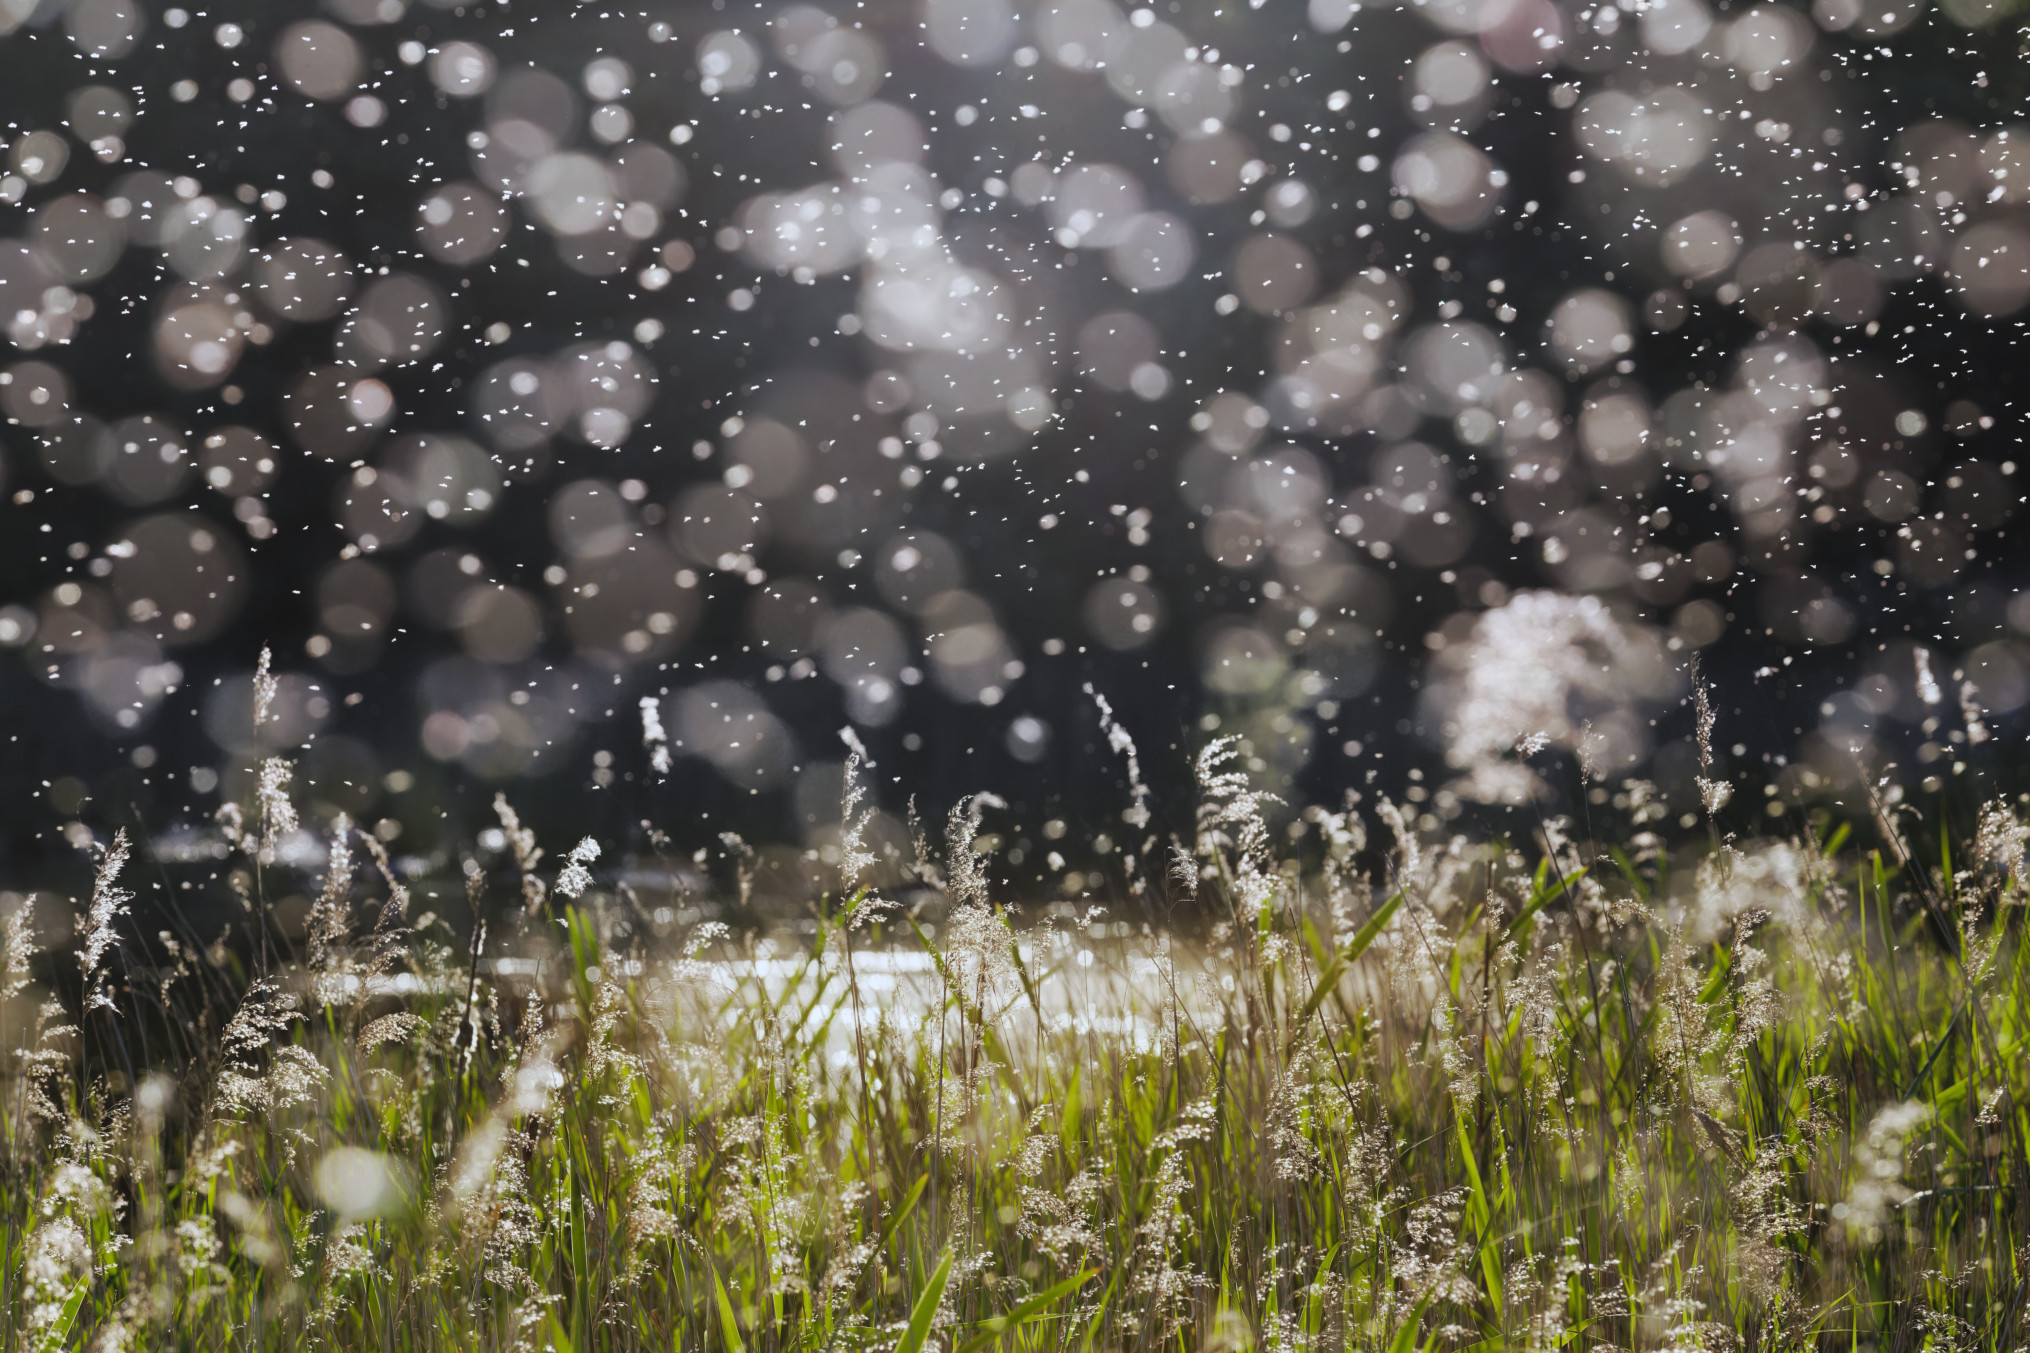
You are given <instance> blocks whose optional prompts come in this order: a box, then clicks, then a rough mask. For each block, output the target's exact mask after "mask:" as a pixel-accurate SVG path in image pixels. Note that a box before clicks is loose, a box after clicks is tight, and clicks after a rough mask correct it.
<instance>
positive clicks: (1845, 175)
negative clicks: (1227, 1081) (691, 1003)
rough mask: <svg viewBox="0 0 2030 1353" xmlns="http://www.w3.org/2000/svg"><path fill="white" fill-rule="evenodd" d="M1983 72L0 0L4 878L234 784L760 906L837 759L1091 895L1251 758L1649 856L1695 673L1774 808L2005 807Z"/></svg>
mask: <svg viewBox="0 0 2030 1353" xmlns="http://www.w3.org/2000/svg"><path fill="white" fill-rule="evenodd" d="M2018 33H2019V18H2018V15H2017V6H2015V5H2013V4H2011V3H2004V2H1994V0H1944V3H1940V4H1926V3H1923V0H1894V3H1892V0H1879V3H1878V2H1877V0H1870V4H1868V5H1864V4H1862V3H1861V0H1817V2H1816V3H1815V4H1813V5H1811V6H1810V7H1809V8H1807V7H1802V6H1796V5H1790V4H1783V3H1764V4H1747V3H1739V2H1738V0H1737V2H1736V3H1732V4H1727V3H1709V0H1650V2H1649V3H1647V4H1643V3H1628V4H1626V5H1623V6H1617V5H1615V4H1601V3H1593V0H1565V2H1564V3H1553V0H1431V3H1425V4H1414V5H1395V4H1387V3H1384V4H1362V3H1355V2H1354V0H1310V2H1309V3H1308V4H1307V3H1304V0H1254V3H1249V2H1248V0H1169V2H1168V3H1158V4H1155V5H1152V6H1144V7H1138V8H1137V7H1129V6H1125V5H1119V4H1115V3H1111V0H866V2H865V3H847V2H846V0H829V2H828V3H821V4H781V3H765V4H751V3H742V2H738V0H709V3H707V2H706V0H684V2H683V3H673V2H671V0H658V2H657V3H647V4H633V5H628V4H611V5H609V4H599V3H592V4H578V5H573V4H568V3H564V2H563V0H551V2H548V3H540V4H539V3H531V0H514V2H513V3H506V2H501V3H483V4H472V5H465V6H457V7H452V6H448V5H446V4H443V3H441V0H430V2H429V3H407V0H328V2H327V3H324V4H321V5H319V4H310V3H275V2H273V0H270V2H269V3H262V4H258V5H256V4H250V3H219V4H211V5H203V6H200V5H193V6H188V7H162V6H159V5H154V4H148V5H144V4H142V3H140V0H68V2H67V3H66V0H0V124H4V129H0V139H4V143H5V144H4V148H0V324H4V327H5V349H4V356H0V412H4V417H5V423H4V427H0V738H4V742H0V757H4V761H0V765H4V769H0V882H12V883H15V884H17V885H22V886H35V885H36V883H37V881H38V880H40V879H46V878H54V877H65V878H68V877H69V876H70V875H71V874H73V873H75V872H76V868H77V864H76V856H75V852H74V850H73V848H72V847H73V845H74V844H75V843H76V841H78V840H80V839H83V838H85V837H87V836H89V835H91V834H94V833H96V834H98V835H100V836H101V837H102V836H103V834H104V832H105V831H106V830H107V829H109V828H110V827H111V826H113V825H116V824H121V823H131V824H136V825H137V827H138V826H140V825H143V824H145V826H146V828H147V832H148V838H149V841H150V843H151V847H152V849H154V850H155V852H156V854H157V856H158V858H164V859H171V858H177V857H178V852H182V853H183V855H187V856H190V857H192V858H199V859H201V858H205V857H206V856H207V854H208V852H210V851H212V850H213V848H214V843H212V842H211V839H210V837H209V836H208V835H207V832H208V831H209V826H208V824H209V823H210V822H211V820H212V816H213V814H214V813H215V812H216V810H217V808H218V806H219V805H220V803H221V802H222V801H225V800H227V799H235V798H237V799H245V798H247V797H248V795H249V793H250V786H251V777H252V776H253V775H254V774H255V768H256V767H257V766H258V765H259V763H260V762H261V760H262V759H263V758H266V757H269V756H274V755H281V756H286V757H288V758H290V759H292V760H293V761H294V762H295V780H294V784H295V787H296V789H297V790H298V792H299V797H300V799H301V801H302V804H303V807H304V808H305V810H306V813H307V816H308V821H307V824H306V826H307V827H309V826H314V825H316V821H317V819H318V818H319V817H328V816H329V815H331V814H334V813H336V812H338V811H344V812H346V813H348V814H350V815H351V816H352V817H353V818H354V819H355V820H356V821H359V822H361V823H364V824H371V825H372V826H373V829H374V830H375V831H376V832H377V834H379V835H380V836H381V838H382V839H383V840H385V841H387V842H388V843H389V846H390V849H391V850H392V851H394V852H395V853H396V855H397V856H398V857H404V858H409V859H411V860H413V861H415V862H417V867H418V868H429V867H436V866H443V865H445V864H446V863H447V862H449V861H452V860H455V859H456V857H457V855H458V854H459V852H461V851H465V850H470V849H496V850H497V849H499V848H500V845H501V843H500V841H499V840H495V839H492V838H493V837H498V835H499V833H498V832H497V831H496V832H493V833H492V836H491V837H489V835H488V829H489V828H490V826H491V824H492V823H493V810H492V808H491V803H492V800H493V796H494V794H495V793H496V792H497V791H505V792H506V793H507V794H508V796H509V798H510V799H511V800H512V801H513V802H514V803H515V804H516V805H518V806H519V807H520V809H521V811H522V812H523V814H524V816H525V817H526V818H527V819H528V820H530V821H532V822H534V823H536V824H537V825H538V826H539V828H540V829H541V830H542V833H543V835H544V836H545V838H546V839H549V838H552V837H554V838H557V839H558V841H559V843H560V844H561V843H562V841H563V840H564V839H566V838H568V839H576V837H577V836H578V835H580V834H583V833H591V834H594V835H596V836H598V837H600V838H601V839H602V840H605V841H607V842H609V843H613V844H615V845H618V846H621V847H629V846H636V847H638V846H641V845H642V844H643V843H644V842H647V841H648V840H649V839H650V838H649V835H648V830H647V829H648V828H649V827H653V828H655V829H658V830H660V831H661V832H664V833H667V835H668V840H669V848H670V849H672V850H676V851H679V852H680V853H684V854H688V852H689V851H691V850H692V849H694V848H696V847H698V846H700V845H704V844H710V843H713V842H714V841H716V839H717V838H718V836H719V834H720V833H721V832H724V831H729V830H737V831H739V832H741V833H743V834H744V835H745V836H746V837H747V838H748V840H749V841H750V842H752V843H754V844H755V846H756V847H757V848H758V849H759V850H760V855H759V857H758V861H759V862H758V865H757V867H758V868H759V869H760V870H761V871H762V873H761V877H762V879H763V882H764V885H765V886H766V887H767V888H770V889H774V890H776V891H778V892H780V893H782V894H783V895H786V896H794V895H797V894H798V892H799V890H807V889H810V888H813V887H816V886H820V879H821V875H822V874H823V870H824V869H825V868H826V867H828V864H827V858H828V857H827V856H826V854H825V852H826V850H827V849H828V847H829V845H830V843H832V842H835V841H836V836H837V823H838V820H839V793H840V767H841V762H842V761H843V759H844V758H845V756H846V747H845V745H844V744H843V743H842V740H841V737H840V734H839V730H840V729H841V728H842V727H848V726H850V727H851V728H852V729H853V730H855V731H856V734H857V737H858V738H859V739H861V740H862V741H863V742H864V744H865V746H866V748H867V750H868V754H869V756H870V757H871V768H870V770H869V772H868V780H869V783H870V786H871V787H872V789H873V791H874V794H875V798H876V801H877V803H878V806H879V807H880V809H881V810H882V811H881V815H880V816H879V817H878V818H877V820H876V823H875V826H874V829H873V830H874V834H875V836H876V837H877V838H879V839H881V840H885V841H887V842H889V843H891V844H901V843H903V842H904V837H905V829H904V825H903V820H904V817H905V813H906V810H907V803H908V800H909V799H910V797H911V796H914V797H915V799H916V800H917V801H918V803H919V805H920V807H921V811H922V813H923V815H924V816H925V817H926V818H927V819H931V820H932V821H933V822H934V821H935V820H936V819H938V818H941V817H942V815H943V813H944V812H945V810H946V808H947V807H948V806H949V804H950V803H951V802H952V801H953V800H954V799H955V798H957V797H958V796H959V795H961V794H965V793H971V792H973V791H976V790H981V789H991V790H994V791H996V792H997V793H998V794H999V795H1001V796H1002V798H1004V799H1005V800H1006V801H1007V804H1008V806H1007V807H1006V808H1005V809H1000V810H996V814H995V815H994V816H991V817H990V819H989V821H988V826H989V828H990V830H992V831H995V832H997V833H1000V836H998V837H997V838H996V840H997V841H998V843H999V844H1000V845H1001V846H1003V847H1004V850H1005V854H1004V857H1003V858H1004V859H1005V861H1006V868H1007V869H1008V870H1009V871H1010V872H1012V873H1013V874H1015V875H1016V876H1017V877H1020V878H1024V879H1030V880H1034V884H1033V886H1035V887H1041V888H1043V889H1045V890H1047V891H1058V890H1062V891H1065V892H1067V893H1069V894H1073V895H1076V894H1079V893H1080V892H1081V891H1085V890H1088V888H1089V887H1090V888H1102V887H1103V886H1104V884H1105V879H1106V878H1107V877H1108V876H1107V875H1105V874H1104V873H1103V872H1096V873H1093V874H1090V875H1086V874H1082V873H1081V871H1082V870H1086V869H1089V868H1090V869H1093V870H1096V871H1097V870H1099V869H1100V867H1101V866H1103V865H1104V864H1105V862H1106V861H1105V856H1106V855H1107V854H1108V853H1109V852H1110V851H1113V850H1115V849H1119V848H1125V847H1129V846H1139V845H1140V844H1141V841H1140V838H1142V837H1145V836H1148V835H1151V834H1156V835H1160V834H1162V833H1163V832H1165V831H1167V830H1170V829H1173V828H1178V827H1182V826H1184V825H1185V824H1188V823H1189V821H1190V815H1191V805H1192V802H1193V789H1192V785H1191V779H1190V770H1189V762H1190V757H1191V756H1192V754H1193V753H1194V752H1195V751H1196V750H1197V748H1198V747H1199V746H1201V745H1203V743H1205V742H1206V741H1207V740H1209V739H1210V738H1213V737H1216V736H1223V735H1229V734H1233V735H1239V736H1240V737H1242V738H1244V739H1245V743H1244V744H1243V745H1244V749H1245V751H1246V752H1247V754H1248V757H1249V758H1250V759H1249V763H1248V764H1249V766H1250V769H1251V770H1252V771H1253V773H1254V775H1255V778H1256V781H1257V783H1258V784H1259V785H1260V786H1261V787H1263V788H1265V789H1268V790H1271V791H1273V792H1275V793H1277V794H1279V795H1281V796H1282V798H1283V799H1284V800H1285V801H1286V803H1288V804H1289V805H1290V806H1291V812H1290V814H1289V815H1290V816H1291V818H1292V820H1293V824H1294V825H1293V827H1292V830H1294V831H1297V832H1302V831H1304V830H1307V829H1308V828H1318V829H1320V830H1323V829H1324V827H1323V826H1321V825H1320V822H1319V819H1318V815H1317V814H1316V813H1315V812H1314V813H1312V814H1311V816H1310V817H1309V818H1308V819H1307V818H1305V817H1303V816H1301V815H1297V814H1296V812H1295V810H1296V809H1297V808H1300V807H1302V806H1304V805H1322V806H1324V807H1327V808H1334V809H1339V808H1345V807H1347V806H1348V805H1349V804H1351V806H1352V807H1354V808H1355V810H1356V811H1359V812H1366V811H1367V810H1368V809H1369V808H1371V807H1372V805H1373V804H1374V802H1375V801H1376V798H1377V796H1378V795H1383V794H1386V795H1388V796H1390V797H1391V798H1394V799H1400V800H1403V801H1405V802H1407V803H1409V804H1412V805H1414V810H1415V812H1416V814H1418V815H1419V816H1421V817H1423V818H1424V819H1425V820H1426V821H1425V825H1426V826H1427V827H1435V826H1437V825H1439V824H1441V823H1444V822H1448V821H1456V820H1461V819H1469V818H1473V817H1474V816H1475V815H1487V816H1489V817H1491V818H1493V819H1496V820H1499V819H1501V818H1502V816H1503V814H1514V813H1517V812H1521V813H1524V814H1525V815H1528V814H1531V813H1535V812H1544V813H1555V812H1583V811H1589V810H1592V809H1595V808H1599V809H1601V811H1607V807H1606V806H1612V807H1614V808H1618V809H1620V810H1631V809H1632V810H1633V811H1635V812H1636V813H1638V815H1639V816H1638V821H1649V822H1653V823H1655V824H1656V826H1655V828H1654V829H1655V830H1657V831H1659V832H1668V831H1670V830H1676V829H1677V825H1676V824H1678V823H1681V822H1682V823H1684V824H1686V825H1687V826H1689V825H1691V824H1694V823H1697V822H1698V821H1699V819H1698V818H1696V817H1694V816H1693V814H1694V813H1696V812H1697V811H1698V808H1699V800H1698V791H1697V788H1696V780H1697V778H1698V777H1699V776H1700V775H1701V773H1702V772H1701V767H1700V764H1699V758H1698V752H1697V748H1696V743H1695V740H1694V737H1693V734H1694V728H1693V718H1692V714H1691V712H1690V708H1689V706H1688V704H1687V696H1688V693H1689V692H1690V690H1691V678H1690V670H1689V668H1690V663H1691V660H1692V658H1693V657H1694V655H1698V656H1699V657H1700V658H1701V660H1702V663H1703V670H1704V674H1705V677H1706V679H1707V680H1709V681H1710V682H1711V684H1712V686H1713V689H1714V692H1715V697H1714V699H1715V705H1716V711H1717V715H1718V723H1717V729H1716V746H1715V752H1716V755H1717V764H1716V765H1714V766H1712V767H1708V768H1707V769H1706V771H1705V774H1707V775H1708V776H1711V777H1721V778H1730V779H1738V782H1739V791H1740V792H1738V793H1737V795H1736V801H1735V803H1734V804H1733V806H1732V808H1731V809H1730V811H1732V812H1733V813H1735V814H1736V815H1737V816H1740V817H1742V819H1743V820H1744V821H1746V822H1755V821H1760V820H1762V819H1761V814H1762V813H1763V811H1764V809H1765V807H1766V809H1767V812H1768V814H1769V816H1770V817H1771V818H1776V817H1779V816H1780V815H1783V814H1796V813H1800V812H1804V811H1808V810H1809V808H1810V807H1811V806H1813V805H1839V806H1840V808H1841V811H1843V812H1845V813H1847V814H1849V815H1851V814H1852V813H1854V812H1855V811H1857V805H1858V802H1859V800H1858V798H1857V796H1856V795H1855V792H1854V791H1855V789H1856V787H1857V785H1859V784H1860V783H1861V781H1862V780H1864V779H1867V778H1870V777H1875V776H1880V775H1883V774H1888V775H1890V776H1891V777H1892V778H1894V779H1895V780H1896V781H1897V782H1898V783H1899V784H1908V785H1909V786H1910V787H1911V788H1912V789H1913V790H1916V791H1919V792H1921V791H1922V790H1925V789H1929V790H1934V791H1938V790H1950V789H1951V788H1952V787H1953V786H1954V785H1955V784H1957V783H1959V782H1961V781H1964V780H1966V779H1968V778H1969V777H1971V778H1974V779H1982V778H1986V777H1992V776H1994V775H2000V774H2005V773H2006V771H2007V769H2008V766H2009V764H2010V761H2011V758H2012V757H2013V756H2014V755H2015V753H2014V750H2013V749H2014V748H2015V747H2017V746H2018V745H2019V743H2020V738H2021V735H2022V724H2021V722H2020V718H2019V714H2018V711H2019V710H2020V707H2021V706H2023V705H2024V704H2025V702H2026V700H2030V665H2026V664H2030V652H2026V648H2025V643H2026V641H2030V603H2026V602H2025V601H2023V600H2022V598H2021V597H2020V595H2019V593H2018V588H2019V586H2020V584H2021V581H2022V578H2023V574H2024V572H2025V569H2026V567H2030V561H2026V559H2025V556H2024V554H2023V552H2022V551H2021V549H2020V548H2019V547H2018V545H2017V543H2016V542H2017V537H2016V536H2015V535H2014V534H2013V533H2012V521H2013V519H2014V517H2015V515H2016V514H2017V512H2018V511H2019V510H2020V507H2021V499H2022V491H2021V484H2022V473H2021V469H2020V467H2019V465H2018V463H2017V458H2018V457H2019V456H2020V455H2022V453H2023V449H2022V445H2021V421H2020V420H2021V408H2020V397H2019V385H2020V372H2021V370H2022V369H2023V361H2022V356H2021V348H2022V342H2021V326H2020V322H2019V317H2018V316H2019V312H2020V311H2021V310H2022V309H2023V307H2024V306H2025V305H2026V303H2030V209H2026V207H2025V203H2026V201H2030V128H2026V126H2025V125H2023V123H2021V122H2019V120H2018V119H2020V118H2024V117H2025V108H2024V97H2025V94H2026V92H2030V90H2026V85H2030V77H2026V75H2025V71H2024V67H2023V64H2022V62H2021V61H2020V60H2019V59H2018V56H2017V46H2018V40H2019V39H2018ZM264 646H266V647H270V648H271V649H272V652H273V670H274V672H275V674H276V675H277V676H278V677H279V687H278V693H277V696H276V702H275V705H274V709H273V711H272V717H271V718H270V719H269V720H267V721H266V722H265V723H262V724H260V725H258V726H257V725H256V723H255V721H254V718H253V703H254V698H253V689H254V685H253V676H254V670H255V666H256V662H257V660H258V657H259V655H260V653H261V651H262V649H263V648H264ZM1088 686H1090V687H1091V688H1092V690H1093V691H1094V692H1096V693H1097V694H1098V696H1099V697H1102V698H1103V699H1104V700H1105V701H1107V702H1109V703H1110V705H1111V708H1112V710H1113V715H1114V718H1115V719H1116V720H1117V721H1118V725H1117V726H1118V727H1120V728H1121V729H1124V730H1125V731H1126V733H1127V734H1128V735H1129V736H1130V737H1131V738H1132V739H1133V741H1134V743H1135V752H1136V755H1137V761H1136V767H1135V768H1136V769H1139V773H1140V779H1141V780H1142V781H1143V782H1144V783H1146V784H1147V785H1148V786H1149V788H1150V790H1151V794H1152V797H1151V804H1152V809H1153V813H1154V816H1153V817H1152V818H1151V819H1150V820H1149V821H1148V822H1147V823H1146V824H1143V823H1139V822H1137V821H1133V820H1130V821H1127V822H1124V821H1123V810H1124V809H1126V810H1127V811H1128V812H1129V813H1131V814H1132V813H1133V812H1134V809H1133V807H1132V801H1133V789H1132V785H1131V780H1132V776H1131V767H1130V764H1129V761H1128V759H1127V757H1126V756H1125V755H1124V754H1123V749H1122V748H1120V747H1117V746H1114V745H1110V742H1109V738H1108V736H1107V734H1106V732H1105V731H1104V725H1103V722H1102V719H1101V715H1100V705H1099V703H1098V702H1097V701H1096V700H1095V699H1094V698H1092V697H1091V696H1089V695H1088V694H1087V692H1086V688H1087V687H1088ZM645 698H646V699H647V700H648V702H649V703H648V704H647V705H646V707H645V706H644V704H643V701H644V699H645ZM1533 735H1534V737H1533ZM1532 738H1533V740H1531V741H1528V742H1526V744H1525V746H1524V747H1523V748H1522V750H1521V751H1520V752H1518V750H1517V743H1518V741H1519V740H1525V739H1532ZM659 761H666V764H667V766H668V769H667V771H659V770H658V769H657V764H658V762H659ZM1891 764H1893V766H1894V769H1893V770H1886V771H1885V767H1887V766H1889V765H1891ZM1349 796H1351V797H1349ZM1526 820H1527V819H1526ZM1328 825H1329V824H1328ZM1700 829H1701V830H1703V827H1701V828H1700ZM1130 837H1134V838H1136V839H1135V840H1133V841H1130V840H1129V838H1130ZM489 842H490V844H489ZM834 853H835V852H834Z"/></svg>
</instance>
